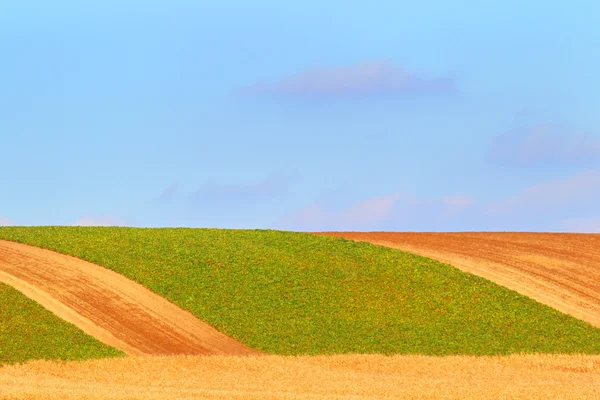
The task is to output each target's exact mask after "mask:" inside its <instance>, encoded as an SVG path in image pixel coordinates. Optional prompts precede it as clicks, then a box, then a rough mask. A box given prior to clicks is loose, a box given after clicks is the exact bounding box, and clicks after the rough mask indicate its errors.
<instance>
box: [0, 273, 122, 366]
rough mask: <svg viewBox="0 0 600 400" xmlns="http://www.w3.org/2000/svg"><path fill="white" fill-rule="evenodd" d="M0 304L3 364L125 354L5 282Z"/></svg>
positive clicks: (0, 336) (0, 350)
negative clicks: (89, 334) (87, 333)
mask: <svg viewBox="0 0 600 400" xmlns="http://www.w3.org/2000/svg"><path fill="white" fill-rule="evenodd" d="M0 304H2V306H1V307H0V364H12V363H17V362H22V361H26V360H29V359H60V360H84V359H88V358H98V357H116V356H121V355H123V353H122V352H120V351H118V350H116V349H114V348H112V347H109V346H106V345H105V344H103V343H100V342H99V341H97V340H96V339H94V338H93V337H91V336H88V335H86V334H85V333H83V332H82V331H81V330H79V329H78V328H77V327H76V326H74V325H72V324H69V323H67V322H65V321H63V320H62V319H60V318H58V317H57V316H55V315H54V314H52V313H51V312H49V311H48V310H46V309H44V308H43V307H42V306H40V305H39V304H38V303H36V302H34V301H33V300H30V299H28V298H27V297H25V296H24V295H23V294H21V293H20V292H18V291H17V290H15V289H13V288H12V287H10V286H7V285H4V284H2V283H0Z"/></svg>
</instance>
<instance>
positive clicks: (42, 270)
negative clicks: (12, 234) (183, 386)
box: [0, 240, 259, 355]
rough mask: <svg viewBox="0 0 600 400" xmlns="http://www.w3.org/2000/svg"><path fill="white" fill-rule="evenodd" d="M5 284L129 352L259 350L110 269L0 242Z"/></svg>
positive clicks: (0, 275)
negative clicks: (251, 347)
mask: <svg viewBox="0 0 600 400" xmlns="http://www.w3.org/2000/svg"><path fill="white" fill-rule="evenodd" d="M0 282H3V283H6V284H8V285H10V286H12V287H14V288H15V289H17V290H19V291H20V292H22V293H23V294H25V295H26V296H27V297H29V298H31V299H32V300H35V301H37V302H38V303H40V304H41V305H42V306H44V307H45V308H47V309H48V310H50V311H51V312H53V313H54V314H56V315H58V316H59V317H61V318H62V319H64V320H66V321H68V322H71V323H72V324H74V325H76V326H77V327H79V328H80V329H81V330H83V331H84V332H86V333H87V334H89V335H91V336H93V337H95V338H96V339H98V340H100V341H102V342H104V343H106V344H107V345H109V346H113V347H116V348H118V349H120V350H122V351H124V352H125V353H127V354H129V355H144V354H146V355H159V354H231V355H251V354H259V352H257V351H255V350H252V349H250V348H248V347H246V346H245V345H243V344H242V343H239V342H237V341H236V340H234V339H232V338H230V337H228V336H226V335H224V334H223V333H221V332H219V331H217V330H216V329H215V328H213V327H212V326H210V325H208V324H207V323H205V322H203V321H201V320H199V319H198V318H196V317H195V316H194V315H192V314H191V313H189V312H187V311H185V310H182V309H181V308H179V307H177V306H176V305H174V304H172V303H170V302H169V301H167V300H165V299H164V298H163V297H161V296H159V295H157V294H155V293H153V292H151V291H150V290H148V289H146V288H144V287H143V286H141V285H139V284H137V283H135V282H133V281H131V280H129V279H127V278H125V277H124V276H122V275H119V274H117V273H116V272H113V271H111V270H109V269H107V268H103V267H100V266H98V265H95V264H92V263H89V262H87V261H83V260H80V259H77V258H74V257H70V256H66V255H62V254H59V253H55V252H52V251H49V250H44V249H40V248H37V247H32V246H28V245H24V244H19V243H13V242H7V241H2V240H0Z"/></svg>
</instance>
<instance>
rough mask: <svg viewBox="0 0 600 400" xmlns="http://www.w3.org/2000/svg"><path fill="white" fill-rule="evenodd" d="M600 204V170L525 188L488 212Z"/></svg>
mask: <svg viewBox="0 0 600 400" xmlns="http://www.w3.org/2000/svg"><path fill="white" fill-rule="evenodd" d="M597 204H600V170H585V171H580V172H578V173H576V174H574V175H571V176H568V177H564V178H560V179H555V180H552V181H549V182H544V183H539V184H536V185H533V186H530V187H528V188H525V189H523V190H522V191H520V192H518V193H517V194H515V195H513V196H511V197H509V198H507V199H506V200H503V201H500V202H497V203H495V204H491V205H490V206H489V207H488V212H490V213H504V214H507V213H513V214H514V213H527V214H532V213H536V214H539V213H547V212H551V211H553V210H558V209H562V208H565V207H569V208H580V207H585V206H594V205H597Z"/></svg>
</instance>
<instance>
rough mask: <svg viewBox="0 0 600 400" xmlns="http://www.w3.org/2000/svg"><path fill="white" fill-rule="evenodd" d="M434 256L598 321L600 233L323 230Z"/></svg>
mask: <svg viewBox="0 0 600 400" xmlns="http://www.w3.org/2000/svg"><path fill="white" fill-rule="evenodd" d="M317 234H318V235H327V236H335V237H344V238H346V239H353V240H357V241H366V242H371V243H373V244H378V245H382V246H387V247H393V248H397V249H401V250H404V251H408V252H412V253H416V254H419V255H423V256H426V257H431V258H433V259H437V260H439V261H442V262H445V263H448V264H451V265H453V266H455V267H457V268H459V269H461V270H463V271H465V272H469V273H472V274H475V275H479V276H481V277H484V278H486V279H489V280H491V281H493V282H496V283H498V284H500V285H503V286H506V287H508V288H510V289H512V290H515V291H517V292H519V293H521V294H524V295H526V296H529V297H531V298H533V299H535V300H537V301H539V302H540V303H543V304H546V305H549V306H551V307H554V308H556V309H558V310H560V311H562V312H564V313H567V314H570V315H572V316H574V317H576V318H579V319H582V320H584V321H587V322H589V323H590V324H592V325H594V326H597V327H600V234H575V233H514V232H492V233H490V232H461V233H411V232H409V233H404V232H319V233H317Z"/></svg>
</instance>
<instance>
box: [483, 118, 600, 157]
mask: <svg viewBox="0 0 600 400" xmlns="http://www.w3.org/2000/svg"><path fill="white" fill-rule="evenodd" d="M487 156H488V159H489V160H491V161H493V162H495V163H498V164H503V165H515V166H528V165H553V164H560V165H565V164H578V165H581V164H588V165H589V164H591V163H594V162H598V161H600V137H598V136H593V135H589V134H585V133H582V132H576V131H573V129H569V128H566V127H563V126H560V125H558V124H547V123H546V124H544V123H537V124H528V125H526V126H521V127H519V128H517V129H514V130H513V131H511V132H507V133H505V134H503V135H500V136H497V137H496V139H495V140H494V141H493V142H492V144H491V146H490V149H489V151H488V155H487Z"/></svg>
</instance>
